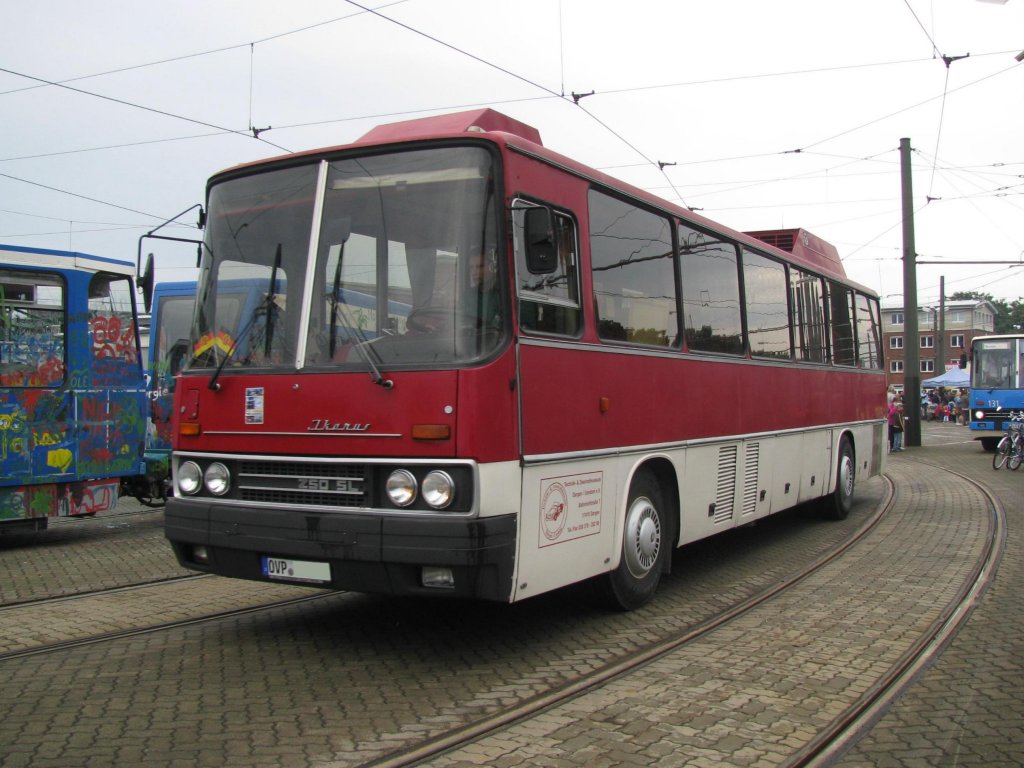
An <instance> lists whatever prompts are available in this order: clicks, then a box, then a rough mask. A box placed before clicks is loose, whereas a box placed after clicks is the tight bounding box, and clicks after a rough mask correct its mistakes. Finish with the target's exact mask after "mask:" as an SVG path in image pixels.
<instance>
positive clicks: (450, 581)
mask: <svg viewBox="0 0 1024 768" xmlns="http://www.w3.org/2000/svg"><path fill="white" fill-rule="evenodd" d="M420 580H421V581H422V583H423V586H424V587H430V588H432V589H455V574H454V573H452V569H451V568H442V567H439V566H435V565H424V566H423V569H422V571H421V572H420Z"/></svg>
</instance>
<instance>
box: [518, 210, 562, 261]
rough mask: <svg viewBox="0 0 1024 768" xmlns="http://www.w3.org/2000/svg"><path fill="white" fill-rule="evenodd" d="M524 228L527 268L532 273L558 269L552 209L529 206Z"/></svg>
mask: <svg viewBox="0 0 1024 768" xmlns="http://www.w3.org/2000/svg"><path fill="white" fill-rule="evenodd" d="M524 229H525V236H526V268H527V269H528V270H530V274H532V275H549V274H551V273H552V272H554V271H555V270H556V269H558V253H557V251H556V249H555V230H554V226H553V221H552V217H551V211H550V210H549V209H547V208H527V209H526V217H525V221H524Z"/></svg>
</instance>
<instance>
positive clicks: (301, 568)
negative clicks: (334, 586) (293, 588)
mask: <svg viewBox="0 0 1024 768" xmlns="http://www.w3.org/2000/svg"><path fill="white" fill-rule="evenodd" d="M262 560H263V575H264V576H266V577H267V578H268V579H278V580H280V581H302V582H307V583H314V584H329V583H330V581H331V564H330V563H317V562H314V561H311V560H287V559H285V558H283V557H270V556H269V555H263V557H262Z"/></svg>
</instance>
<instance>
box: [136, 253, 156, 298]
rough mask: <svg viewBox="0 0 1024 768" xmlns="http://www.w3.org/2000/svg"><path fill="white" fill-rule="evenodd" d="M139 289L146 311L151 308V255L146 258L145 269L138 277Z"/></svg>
mask: <svg viewBox="0 0 1024 768" xmlns="http://www.w3.org/2000/svg"><path fill="white" fill-rule="evenodd" d="M139 288H140V289H142V300H143V302H144V303H145V305H146V311H147V312H150V311H152V308H153V254H152V253H151V254H149V255H148V256H147V257H146V268H145V269H144V270H142V275H141V276H140V277H139Z"/></svg>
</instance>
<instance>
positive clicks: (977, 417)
mask: <svg viewBox="0 0 1024 768" xmlns="http://www.w3.org/2000/svg"><path fill="white" fill-rule="evenodd" d="M974 419H975V420H976V421H983V420H984V419H985V412H984V411H975V412H974Z"/></svg>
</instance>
